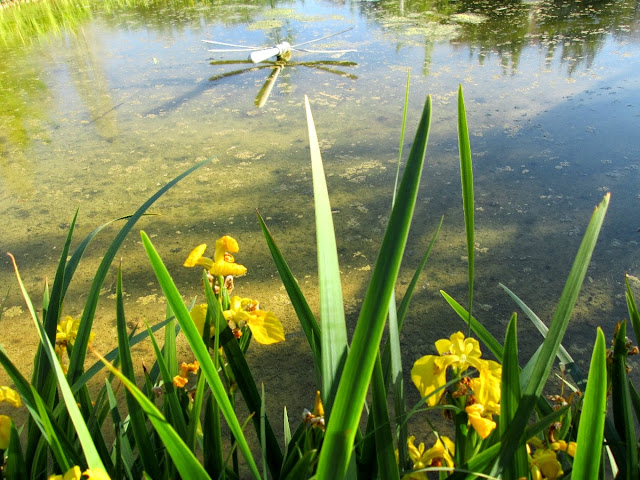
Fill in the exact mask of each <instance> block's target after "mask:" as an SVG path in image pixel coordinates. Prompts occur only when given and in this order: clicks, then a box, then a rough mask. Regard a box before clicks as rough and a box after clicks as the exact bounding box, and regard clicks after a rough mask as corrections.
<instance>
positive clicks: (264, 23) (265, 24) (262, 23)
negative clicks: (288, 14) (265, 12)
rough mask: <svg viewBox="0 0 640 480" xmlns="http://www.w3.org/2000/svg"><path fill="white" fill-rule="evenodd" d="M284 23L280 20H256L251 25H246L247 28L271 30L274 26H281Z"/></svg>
mask: <svg viewBox="0 0 640 480" xmlns="http://www.w3.org/2000/svg"><path fill="white" fill-rule="evenodd" d="M283 25H284V23H282V21H280V20H258V21H257V22H253V23H252V24H251V25H247V30H271V29H274V28H282V26H283Z"/></svg>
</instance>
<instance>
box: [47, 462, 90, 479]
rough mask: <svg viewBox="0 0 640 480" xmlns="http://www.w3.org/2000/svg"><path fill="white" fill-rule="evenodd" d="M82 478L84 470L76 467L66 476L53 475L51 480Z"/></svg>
mask: <svg viewBox="0 0 640 480" xmlns="http://www.w3.org/2000/svg"><path fill="white" fill-rule="evenodd" d="M81 478H82V470H80V467H79V466H77V465H76V466H75V467H72V468H70V469H69V470H67V472H66V473H65V474H64V475H51V476H49V480H80V479H81Z"/></svg>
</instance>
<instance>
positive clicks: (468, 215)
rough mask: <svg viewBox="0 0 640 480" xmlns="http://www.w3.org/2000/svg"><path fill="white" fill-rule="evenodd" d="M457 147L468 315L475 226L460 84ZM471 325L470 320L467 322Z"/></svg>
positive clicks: (471, 287) (469, 151)
mask: <svg viewBox="0 0 640 480" xmlns="http://www.w3.org/2000/svg"><path fill="white" fill-rule="evenodd" d="M458 148H459V149H460V182H461V184H462V207H463V210H464V230H465V233H466V235H467V258H468V262H467V265H468V277H469V308H468V315H469V318H471V315H472V313H473V309H472V307H473V279H474V267H475V239H474V236H475V227H474V201H473V164H472V161H471V146H470V144H469V129H468V127H467V114H466V112H465V108H464V97H463V95H462V85H460V86H459V87H458ZM467 323H468V324H469V325H471V321H469V322H467Z"/></svg>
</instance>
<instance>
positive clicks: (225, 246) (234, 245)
mask: <svg viewBox="0 0 640 480" xmlns="http://www.w3.org/2000/svg"><path fill="white" fill-rule="evenodd" d="M239 251H240V247H238V242H237V241H236V239H235V238H233V237H230V236H229V235H225V236H224V237H220V238H219V239H218V240H216V253H215V256H214V257H213V259H214V261H215V262H218V261H220V260H223V259H224V254H225V253H237V252H239Z"/></svg>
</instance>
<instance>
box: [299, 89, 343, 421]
mask: <svg viewBox="0 0 640 480" xmlns="http://www.w3.org/2000/svg"><path fill="white" fill-rule="evenodd" d="M304 101H305V109H306V112H307V127H308V130H309V149H310V153H311V171H312V174H313V192H314V193H313V198H314V200H315V214H316V241H317V243H318V286H319V290H320V318H321V321H322V330H321V331H320V334H321V348H322V389H321V392H322V403H323V405H324V410H325V419H330V418H331V410H332V407H333V401H334V398H335V395H336V391H337V389H338V383H339V381H340V376H341V375H342V369H343V368H344V362H345V360H346V358H347V349H348V345H347V325H346V323H345V319H344V306H343V305H344V303H343V301H342V286H341V285H340V266H339V265H338V250H337V247H336V237H335V229H334V228H333V218H332V216H331V204H330V202H329V191H328V189H327V183H326V180H325V176H324V167H323V166H322V157H321V155H320V146H319V145H318V137H317V135H316V128H315V125H314V123H313V117H312V115H311V107H310V106H309V99H308V98H307V97H306V96H305V97H304Z"/></svg>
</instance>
